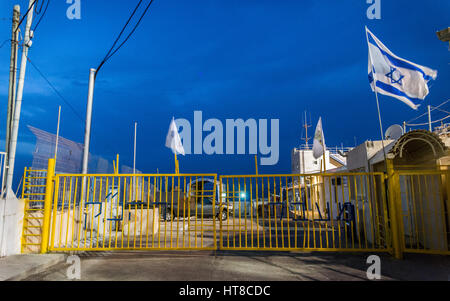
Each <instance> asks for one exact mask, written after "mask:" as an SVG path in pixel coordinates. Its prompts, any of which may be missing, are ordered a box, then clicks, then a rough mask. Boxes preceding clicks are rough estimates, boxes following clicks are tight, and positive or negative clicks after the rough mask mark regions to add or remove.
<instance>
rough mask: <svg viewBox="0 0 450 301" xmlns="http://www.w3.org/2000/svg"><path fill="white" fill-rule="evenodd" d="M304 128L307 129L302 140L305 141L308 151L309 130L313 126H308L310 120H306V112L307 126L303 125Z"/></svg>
mask: <svg viewBox="0 0 450 301" xmlns="http://www.w3.org/2000/svg"><path fill="white" fill-rule="evenodd" d="M303 127H304V128H305V138H302V140H305V145H306V149H309V146H308V141H309V138H308V128H310V127H311V125H308V119H307V118H306V111H305V124H304V125H303Z"/></svg>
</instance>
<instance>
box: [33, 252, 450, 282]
mask: <svg viewBox="0 0 450 301" xmlns="http://www.w3.org/2000/svg"><path fill="white" fill-rule="evenodd" d="M369 255H371V254H360V253H351V254H349V253H317V252H314V253H293V252H287V253H281V252H276V253H269V252H224V251H221V252H219V251H217V252H206V251H193V252H187V251H178V252H175V251H171V252H141V251H133V252H131V251H130V252H90V253H83V254H79V256H80V259H81V261H80V262H81V269H80V274H81V279H80V280H111V281H129V280H135V281H141V280H151V281H168V280H180V281H197V280H202V281H209V280H213V281H214V280H225V281H248V280H254V281H258V280H259V281H279V280H285V281H287V280H294V281H295V280H325V281H327V280H337V281H341V280H350V281H360V280H368V279H367V276H366V270H367V268H368V267H369V264H367V263H366V260H367V257H368V256H369ZM379 256H380V258H381V275H382V280H441V281H449V280H450V257H448V256H447V257H446V256H437V255H436V256H435V255H416V254H414V255H413V254H409V255H408V254H407V255H406V256H405V259H404V260H396V259H394V258H393V257H391V256H390V255H389V254H379ZM68 267H69V264H67V263H61V264H59V265H56V266H54V267H52V268H50V269H49V270H47V271H46V272H43V273H40V274H37V275H33V276H31V277H29V278H27V279H26V280H30V281H33V280H41V281H42V280H44V281H46V280H50V281H53V280H54V281H66V280H69V279H68V277H67V269H68Z"/></svg>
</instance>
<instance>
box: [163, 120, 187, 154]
mask: <svg viewBox="0 0 450 301" xmlns="http://www.w3.org/2000/svg"><path fill="white" fill-rule="evenodd" d="M166 147H168V148H170V149H171V150H172V152H173V153H174V154H182V155H183V156H184V155H185V153H184V147H183V144H182V143H181V138H180V134H178V127H177V124H176V123H175V119H174V118H172V122H171V123H170V126H169V132H168V133H167V137H166Z"/></svg>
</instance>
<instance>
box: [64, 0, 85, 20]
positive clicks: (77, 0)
mask: <svg viewBox="0 0 450 301" xmlns="http://www.w3.org/2000/svg"><path fill="white" fill-rule="evenodd" d="M66 3H67V4H70V6H69V7H68V8H67V10H66V16H67V18H68V19H69V20H74V19H75V20H80V19H81V0H66Z"/></svg>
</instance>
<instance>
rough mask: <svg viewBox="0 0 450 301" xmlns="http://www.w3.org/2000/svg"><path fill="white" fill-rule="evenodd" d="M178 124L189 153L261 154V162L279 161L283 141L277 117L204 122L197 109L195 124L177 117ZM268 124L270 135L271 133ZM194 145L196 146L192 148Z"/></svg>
mask: <svg viewBox="0 0 450 301" xmlns="http://www.w3.org/2000/svg"><path fill="white" fill-rule="evenodd" d="M175 123H176V124H177V126H178V132H179V133H180V138H181V141H182V143H183V147H184V151H185V153H186V154H195V155H201V154H206V155H223V154H226V155H234V154H237V155H245V154H249V155H257V154H260V155H261V159H260V164H261V165H275V164H277V163H278V160H279V144H280V134H279V133H280V122H279V120H278V119H271V120H270V121H269V120H267V119H259V120H255V119H252V118H250V119H247V120H246V121H244V120H243V119H240V118H239V119H226V120H225V125H224V124H223V123H222V121H220V120H219V119H215V118H211V119H207V120H205V121H203V112H202V111H194V126H193V127H192V126H191V122H190V121H189V120H187V119H183V118H179V119H176V120H175ZM269 123H270V124H269ZM269 126H270V136H269V133H268V131H269ZM224 132H225V133H224ZM204 134H205V135H204ZM224 137H225V140H224ZM247 138H248V139H247ZM269 138H270V143H269ZM192 145H193V146H194V149H193V151H192ZM247 146H248V147H247ZM247 150H248V152H247Z"/></svg>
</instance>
